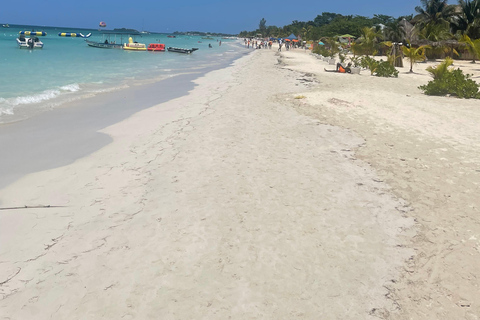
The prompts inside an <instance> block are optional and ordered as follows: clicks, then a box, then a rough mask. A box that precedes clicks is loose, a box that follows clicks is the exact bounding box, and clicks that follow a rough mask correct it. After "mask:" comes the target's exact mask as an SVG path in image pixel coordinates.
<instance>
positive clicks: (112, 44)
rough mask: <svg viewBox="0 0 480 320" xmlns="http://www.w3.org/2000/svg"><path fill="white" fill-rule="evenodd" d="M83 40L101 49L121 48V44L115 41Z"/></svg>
mask: <svg viewBox="0 0 480 320" xmlns="http://www.w3.org/2000/svg"><path fill="white" fill-rule="evenodd" d="M85 42H86V43H87V45H88V46H89V47H93V48H101V49H122V48H123V44H121V43H115V41H112V42H109V41H108V40H105V41H103V42H96V41H91V40H85Z"/></svg>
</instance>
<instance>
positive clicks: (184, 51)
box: [167, 47, 198, 53]
mask: <svg viewBox="0 0 480 320" xmlns="http://www.w3.org/2000/svg"><path fill="white" fill-rule="evenodd" d="M167 50H168V51H170V52H178V53H192V52H193V51H196V50H198V48H191V49H185V48H175V47H168V48H167Z"/></svg>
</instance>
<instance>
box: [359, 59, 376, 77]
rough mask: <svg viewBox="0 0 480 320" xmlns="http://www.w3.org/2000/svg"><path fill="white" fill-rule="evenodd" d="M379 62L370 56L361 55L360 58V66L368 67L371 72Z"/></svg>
mask: <svg viewBox="0 0 480 320" xmlns="http://www.w3.org/2000/svg"><path fill="white" fill-rule="evenodd" d="M378 64H379V62H378V61H377V60H375V59H373V58H370V57H369V56H363V57H362V58H361V59H360V66H361V67H362V68H367V69H370V73H371V74H373V73H374V72H375V69H377V66H378Z"/></svg>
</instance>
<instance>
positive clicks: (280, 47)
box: [278, 39, 282, 51]
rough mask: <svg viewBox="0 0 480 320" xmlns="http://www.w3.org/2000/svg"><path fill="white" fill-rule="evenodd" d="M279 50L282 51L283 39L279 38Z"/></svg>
mask: <svg viewBox="0 0 480 320" xmlns="http://www.w3.org/2000/svg"><path fill="white" fill-rule="evenodd" d="M278 51H282V39H280V40H278Z"/></svg>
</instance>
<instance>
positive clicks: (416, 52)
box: [402, 44, 429, 73]
mask: <svg viewBox="0 0 480 320" xmlns="http://www.w3.org/2000/svg"><path fill="white" fill-rule="evenodd" d="M427 48H429V46H420V47H418V48H413V47H412V46H411V45H410V44H409V46H408V47H407V46H403V47H402V49H403V54H404V55H405V57H406V58H407V59H408V60H409V61H410V71H409V72H410V73H413V64H414V63H416V62H420V61H425V50H426V49H427Z"/></svg>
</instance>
